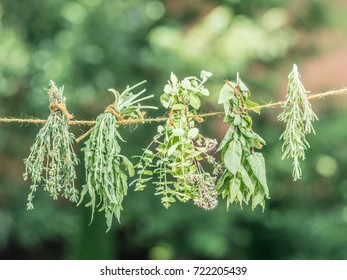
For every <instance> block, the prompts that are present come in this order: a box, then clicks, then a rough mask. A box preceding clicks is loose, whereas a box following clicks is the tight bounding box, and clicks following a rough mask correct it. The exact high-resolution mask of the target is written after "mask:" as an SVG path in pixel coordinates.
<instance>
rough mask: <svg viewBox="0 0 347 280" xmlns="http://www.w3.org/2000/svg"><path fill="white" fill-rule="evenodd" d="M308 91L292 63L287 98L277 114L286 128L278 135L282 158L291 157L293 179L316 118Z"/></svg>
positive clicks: (299, 174) (299, 168)
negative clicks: (307, 136) (281, 142)
mask: <svg viewBox="0 0 347 280" xmlns="http://www.w3.org/2000/svg"><path fill="white" fill-rule="evenodd" d="M308 93H309V92H308V91H306V90H305V88H304V85H303V84H302V83H301V81H300V74H299V71H298V67H297V66H296V64H294V65H293V70H292V72H291V73H290V74H289V75H288V94H287V99H286V102H285V104H284V105H283V112H282V113H281V114H280V115H279V116H278V120H280V121H283V122H285V123H286V128H285V130H284V132H283V133H282V135H281V137H280V140H282V139H283V145H282V151H283V156H282V159H284V158H292V159H293V173H292V176H293V179H294V181H296V180H297V179H300V178H301V175H302V171H301V167H300V161H299V160H300V159H302V160H304V159H305V150H307V149H308V148H309V147H310V144H309V143H308V141H307V140H306V134H309V133H311V132H313V134H315V131H314V129H313V125H312V122H313V121H314V120H318V118H317V116H316V114H315V113H314V112H313V110H312V106H311V103H310V102H309V101H308V97H307V94H308Z"/></svg>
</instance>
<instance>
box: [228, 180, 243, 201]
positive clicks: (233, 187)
mask: <svg viewBox="0 0 347 280" xmlns="http://www.w3.org/2000/svg"><path fill="white" fill-rule="evenodd" d="M240 186H241V181H240V179H238V178H237V177H234V178H232V179H231V180H230V183H229V203H230V204H231V203H233V202H234V201H235V199H236V198H237V194H238V192H239V190H240Z"/></svg>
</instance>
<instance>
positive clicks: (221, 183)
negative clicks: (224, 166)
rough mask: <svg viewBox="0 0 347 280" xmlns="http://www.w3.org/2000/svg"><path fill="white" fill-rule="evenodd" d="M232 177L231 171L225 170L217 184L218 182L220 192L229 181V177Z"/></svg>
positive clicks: (217, 186)
mask: <svg viewBox="0 0 347 280" xmlns="http://www.w3.org/2000/svg"><path fill="white" fill-rule="evenodd" d="M229 178H230V173H229V172H228V171H227V170H225V171H224V173H223V175H222V177H220V178H219V180H218V182H217V184H216V190H217V191H218V192H219V193H220V192H221V191H223V189H224V187H225V183H226V182H227V181H228V179H229Z"/></svg>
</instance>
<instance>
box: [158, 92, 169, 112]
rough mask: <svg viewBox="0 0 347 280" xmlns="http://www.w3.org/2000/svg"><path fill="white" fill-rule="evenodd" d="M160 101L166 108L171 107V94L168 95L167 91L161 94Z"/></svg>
mask: <svg viewBox="0 0 347 280" xmlns="http://www.w3.org/2000/svg"><path fill="white" fill-rule="evenodd" d="M160 103H161V105H163V106H164V108H166V109H167V108H169V107H170V103H171V98H170V95H168V94H167V93H163V94H162V95H161V96H160Z"/></svg>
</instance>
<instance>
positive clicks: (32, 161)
mask: <svg viewBox="0 0 347 280" xmlns="http://www.w3.org/2000/svg"><path fill="white" fill-rule="evenodd" d="M63 89H64V88H63V87H60V88H58V87H57V86H56V85H55V83H54V82H53V81H50V89H49V90H48V94H49V100H50V110H51V113H50V115H49V117H48V119H47V122H46V123H45V125H44V126H43V127H42V128H41V129H40V131H39V133H38V134H37V136H36V139H35V143H34V144H33V146H32V147H31V148H30V154H29V157H28V158H26V159H25V160H24V163H25V173H24V174H23V177H24V180H27V179H28V178H30V179H31V181H32V185H31V186H30V193H29V195H28V203H27V209H28V210H31V209H34V205H33V198H34V196H35V195H34V194H35V192H36V190H37V187H38V186H39V185H42V186H43V190H45V191H48V192H49V194H50V195H51V196H52V197H53V199H58V196H59V195H60V193H62V196H63V197H65V198H67V199H69V200H70V201H72V202H77V201H78V190H77V189H76V188H75V185H74V180H75V179H76V171H75V166H76V165H77V164H78V159H77V157H76V154H75V153H74V151H73V147H72V143H73V140H74V135H73V134H72V133H69V131H68V129H69V125H68V120H69V119H71V118H72V115H70V114H69V113H68V111H67V109H66V105H65V97H64V96H63Z"/></svg>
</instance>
